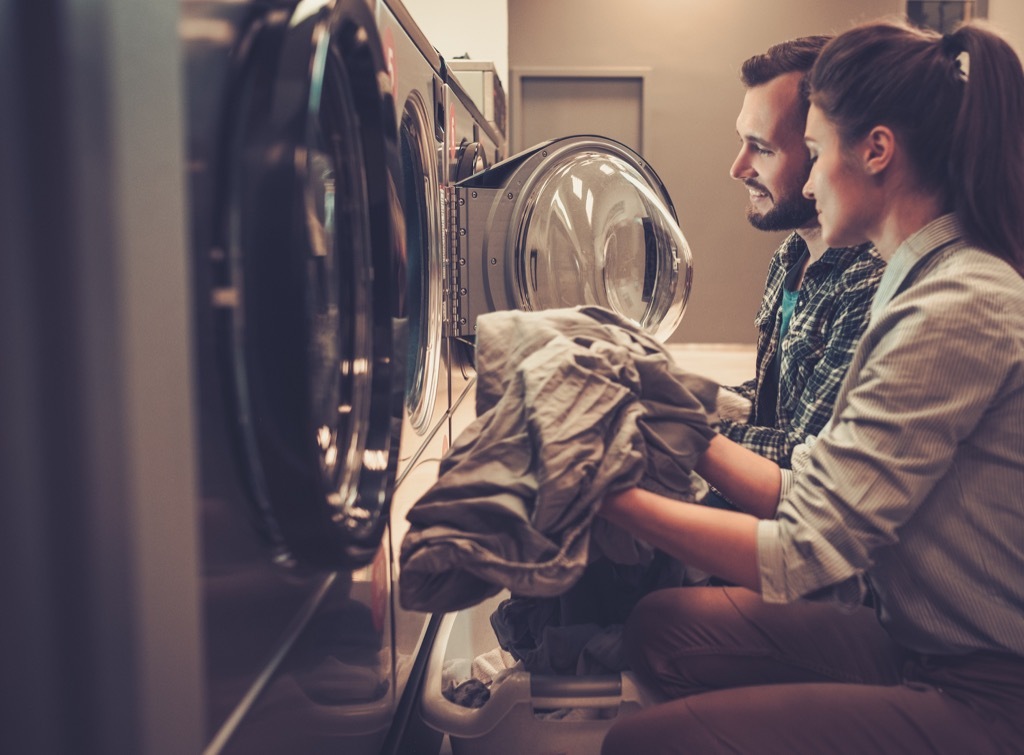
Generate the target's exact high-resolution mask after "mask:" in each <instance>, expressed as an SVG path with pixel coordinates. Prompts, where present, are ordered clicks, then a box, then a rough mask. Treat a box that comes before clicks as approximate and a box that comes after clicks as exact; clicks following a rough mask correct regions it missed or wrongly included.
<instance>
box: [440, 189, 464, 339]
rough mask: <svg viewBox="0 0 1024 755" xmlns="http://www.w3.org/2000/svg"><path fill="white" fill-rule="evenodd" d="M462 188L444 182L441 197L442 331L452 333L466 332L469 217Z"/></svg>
mask: <svg viewBox="0 0 1024 755" xmlns="http://www.w3.org/2000/svg"><path fill="white" fill-rule="evenodd" d="M462 192H463V190H462V189H459V188H457V187H455V186H445V187H444V196H443V197H442V201H443V204H444V207H445V210H444V213H443V215H444V217H445V225H446V226H447V228H446V233H445V238H446V240H447V244H446V252H447V255H446V257H447V259H446V269H447V271H448V276H447V280H446V281H445V283H446V285H445V294H446V295H445V304H446V306H445V323H444V334H445V335H446V336H452V337H458V336H464V335H468V332H467V322H466V319H467V316H466V313H467V311H468V307H467V302H466V297H467V295H468V292H467V291H466V283H465V281H466V266H467V264H468V256H469V255H468V251H469V245H468V243H467V233H468V231H467V227H468V222H467V220H468V218H467V212H466V200H465V198H464V197H463V196H462Z"/></svg>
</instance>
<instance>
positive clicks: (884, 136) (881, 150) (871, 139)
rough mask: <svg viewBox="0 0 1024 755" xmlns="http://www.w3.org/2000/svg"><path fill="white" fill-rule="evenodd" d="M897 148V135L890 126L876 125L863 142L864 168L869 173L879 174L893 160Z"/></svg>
mask: <svg viewBox="0 0 1024 755" xmlns="http://www.w3.org/2000/svg"><path fill="white" fill-rule="evenodd" d="M895 149H896V135H895V134H894V133H893V132H892V129H891V128H889V127H888V126H875V127H873V128H872V129H871V130H870V131H869V132H868V134H867V136H865V137H864V141H863V142H862V143H861V156H862V158H863V165H864V170H865V172H867V173H868V174H869V175H878V174H879V173H881V172H882V171H884V170H885V169H886V168H887V167H888V166H889V163H891V162H892V159H893V154H894V152H895Z"/></svg>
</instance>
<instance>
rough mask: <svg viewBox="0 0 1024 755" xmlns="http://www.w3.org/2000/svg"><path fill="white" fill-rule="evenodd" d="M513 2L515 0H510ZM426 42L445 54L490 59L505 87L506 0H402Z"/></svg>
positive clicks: (507, 34) (473, 58)
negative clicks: (428, 41) (466, 0)
mask: <svg viewBox="0 0 1024 755" xmlns="http://www.w3.org/2000/svg"><path fill="white" fill-rule="evenodd" d="M512 2H515V0H512ZM402 4H403V5H405V7H406V10H408V11H409V13H410V14H412V17H413V18H414V19H416V23H417V25H418V26H419V27H420V28H421V29H422V30H423V33H424V34H426V35H427V39H429V40H430V44H432V45H434V47H436V48H437V50H438V52H440V53H441V55H442V56H443V57H445V58H448V59H451V58H454V57H456V56H461V55H465V54H467V53H468V54H469V57H470V59H472V60H487V61H490V62H492V63H494V67H495V69H497V71H498V76H499V77H500V78H501V82H502V84H504V85H505V91H508V39H509V33H508V5H509V0H474V2H473V3H471V4H470V3H466V2H465V0H402Z"/></svg>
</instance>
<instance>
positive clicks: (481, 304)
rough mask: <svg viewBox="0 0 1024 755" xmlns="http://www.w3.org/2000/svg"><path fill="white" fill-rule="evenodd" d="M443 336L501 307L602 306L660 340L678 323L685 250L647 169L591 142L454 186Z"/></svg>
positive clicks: (534, 155)
mask: <svg viewBox="0 0 1024 755" xmlns="http://www.w3.org/2000/svg"><path fill="white" fill-rule="evenodd" d="M456 194H457V196H456V205H457V206H458V208H459V216H458V229H457V234H456V238H457V239H458V249H457V254H456V255H455V256H456V257H457V272H458V273H459V274H460V275H461V276H462V278H461V281H462V282H461V284H460V288H459V290H460V291H464V294H463V295H462V297H461V300H460V301H459V302H458V306H457V308H456V313H457V315H456V316H454V317H453V319H454V320H455V323H454V327H453V330H454V331H455V333H456V334H459V335H472V327H473V323H474V322H475V319H476V317H478V316H479V315H481V314H483V313H484V312H490V311H495V310H503V309H517V308H518V309H525V310H529V311H537V310H544V309H554V308H562V307H574V306H580V305H597V306H601V307H605V308H606V309H609V310H612V311H614V312H616V313H618V314H620V315H622V316H624V317H626V318H627V319H629V320H631V321H633V322H635V323H636V324H637V325H638V326H640V327H642V328H643V329H645V330H647V331H648V332H650V333H652V334H653V335H655V336H656V337H659V338H661V339H665V338H667V337H668V336H669V335H670V334H671V333H672V332H673V331H674V330H675V329H676V327H677V326H678V325H679V322H680V320H681V319H682V316H683V312H684V310H685V308H686V302H687V299H688V297H689V293H690V287H691V284H692V278H693V259H692V255H691V252H690V247H689V245H688V244H687V242H686V238H685V237H684V236H683V232H682V230H681V229H680V227H679V223H678V219H677V217H676V213H675V209H674V207H673V205H672V202H671V200H670V198H669V195H668V192H667V191H666V190H665V187H664V185H663V184H662V182H661V180H660V179H659V178H658V176H657V174H656V173H655V172H654V170H653V169H652V168H651V167H650V166H649V165H648V164H647V163H646V161H644V160H643V159H642V158H641V157H640V156H639V155H638V154H636V153H635V152H633V151H632V150H630V149H629V148H628V147H626V146H625V145H622V144H620V143H619V142H616V141H613V140H611V139H606V138H603V137H597V136H571V137H565V138H562V139H556V140H553V141H551V142H547V143H545V144H542V145H538V146H537V147H534V148H533V149H530V150H527V151H526V152H523V153H520V154H519V155H516V156H514V157H512V158H509V159H508V160H505V161H504V162H501V163H498V164H497V165H495V166H493V167H492V168H490V169H489V170H486V171H484V172H482V173H480V174H478V175H476V176H473V177H471V178H469V179H466V180H464V181H461V182H460V183H458V184H457V186H456Z"/></svg>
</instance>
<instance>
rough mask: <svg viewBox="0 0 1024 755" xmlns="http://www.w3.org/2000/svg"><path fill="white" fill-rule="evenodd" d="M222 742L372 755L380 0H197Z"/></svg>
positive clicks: (197, 222) (382, 66)
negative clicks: (369, 0) (374, 0)
mask: <svg viewBox="0 0 1024 755" xmlns="http://www.w3.org/2000/svg"><path fill="white" fill-rule="evenodd" d="M181 30H182V31H181V34H182V42H183V49H184V53H185V61H186V67H187V68H186V85H187V92H186V97H187V107H188V130H187V133H188V159H189V162H188V166H187V167H188V174H189V193H190V197H189V206H190V225H191V236H192V248H193V263H192V268H193V276H194V286H193V288H194V292H195V303H194V328H195V333H194V336H195V337H194V342H195V350H196V360H195V363H196V365H197V394H198V396H199V406H198V424H199V427H200V434H199V449H198V456H199V463H200V487H201V495H202V501H201V512H202V521H201V522H200V526H201V532H202V544H203V560H202V585H203V596H204V606H203V608H204V612H203V613H204V655H205V672H206V674H205V697H206V699H205V704H206V715H207V721H206V723H207V738H206V749H207V752H246V753H252V752H303V751H314V750H319V749H322V748H324V747H336V748H339V749H342V750H344V751H348V752H377V751H378V750H379V748H380V744H381V742H382V741H383V740H384V738H385V736H386V735H387V732H388V731H389V729H390V728H391V726H392V724H393V722H394V719H395V707H396V700H397V699H398V698H399V696H400V694H401V690H400V689H399V688H398V685H397V684H396V681H395V664H394V652H393V648H394V631H393V619H392V615H391V605H390V601H391V594H390V582H389V580H390V575H389V567H388V561H389V555H388V552H387V549H386V538H385V533H386V532H387V528H388V524H389V506H390V501H391V495H392V491H393V489H394V486H395V481H396V479H397V474H398V463H399V456H400V440H401V436H402V423H403V420H404V418H405V414H406V412H405V409H404V408H405V405H406V402H405V400H404V395H405V392H406V382H407V381H406V374H405V372H404V369H405V363H406V361H407V360H406V359H405V356H404V355H405V353H406V351H407V344H406V340H407V338H408V330H407V328H406V327H405V325H404V321H405V320H406V319H407V311H408V309H407V307H406V304H405V300H404V298H403V297H404V296H405V294H406V285H405V283H406V274H407V273H406V260H405V236H404V226H403V223H404V215H403V209H402V205H401V197H400V183H401V170H402V168H401V151H400V145H399V141H398V135H397V119H396V108H395V104H394V95H393V93H392V92H391V91H390V85H389V82H390V77H389V69H388V65H387V61H386V60H385V57H384V45H383V44H382V42H381V38H380V35H379V33H378V29H377V23H376V7H375V6H374V5H373V4H371V3H367V2H365V1H364V0H337V1H336V2H328V1H326V0H323V1H319V0H318V1H313V2H309V1H306V0H303V1H302V2H295V1H290V2H289V1H285V0H263V1H255V0H254V1H249V2H238V1H237V0H235V1H220V2H218V1H215V0H183V2H182V4H181Z"/></svg>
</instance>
